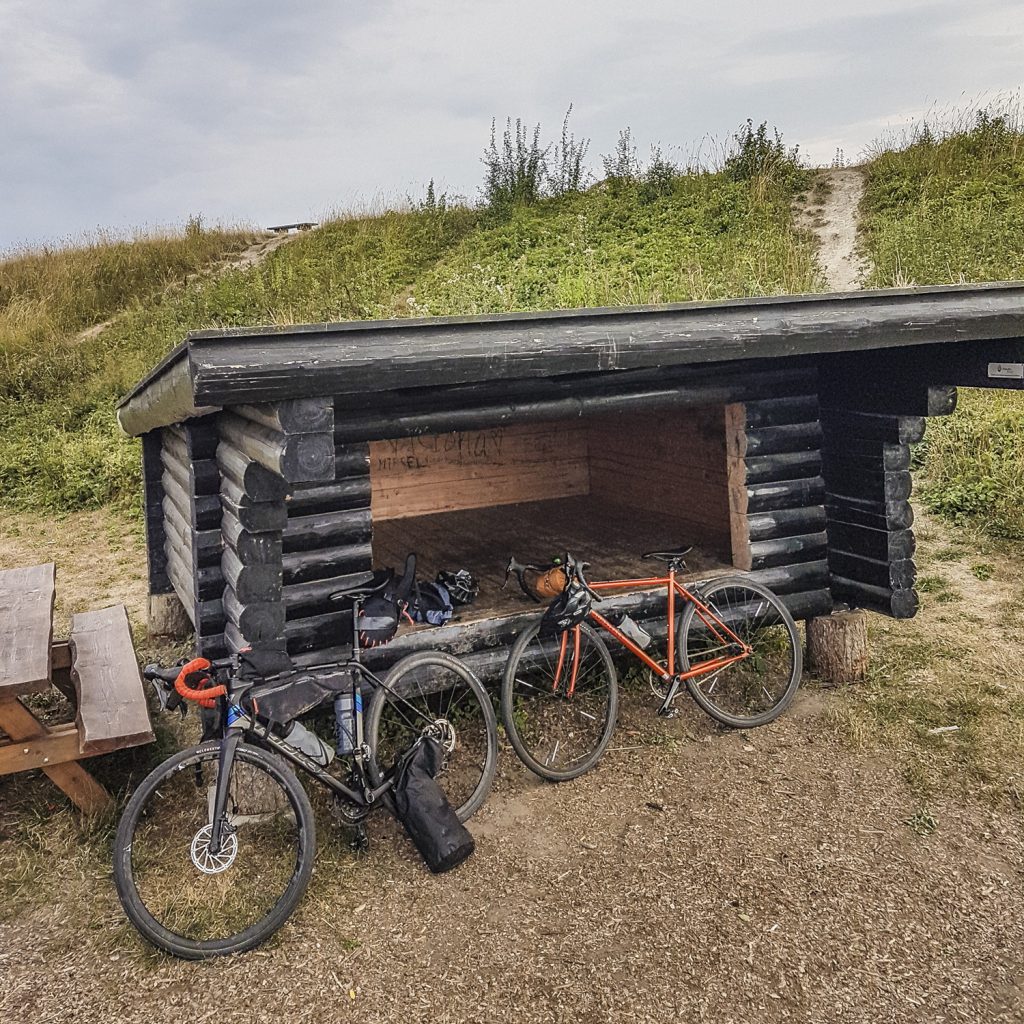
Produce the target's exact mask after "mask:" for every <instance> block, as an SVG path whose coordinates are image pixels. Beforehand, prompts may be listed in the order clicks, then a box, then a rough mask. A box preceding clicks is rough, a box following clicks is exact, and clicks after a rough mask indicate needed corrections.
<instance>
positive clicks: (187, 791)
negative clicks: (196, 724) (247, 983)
mask: <svg viewBox="0 0 1024 1024" xmlns="http://www.w3.org/2000/svg"><path fill="white" fill-rule="evenodd" d="M219 766H220V742H219V741H215V742H210V743H203V744H200V745H199V746H198V747H192V748H191V749H189V750H183V751H181V752H180V753H177V754H175V755H174V756H173V757H170V758H168V759H167V760H166V761H164V763H163V764H161V765H159V766H158V767H157V768H155V769H154V770H153V771H152V772H150V774H149V775H148V776H146V778H145V779H144V780H143V781H142V784H141V785H140V786H139V788H138V789H137V790H136V791H135V793H134V794H133V795H132V798H131V799H130V800H129V801H128V806H127V807H126V808H125V810H124V814H123V815H122V816H121V821H120V823H119V824H118V826H117V834H116V837H115V839H114V885H115V886H116V887H117V895H118V897H119V898H120V900H121V905H122V906H123V907H124V910H125V913H126V914H127V915H128V918H129V920H131V922H132V924H134V925H135V927H136V928H138V930H139V931H140V932H141V933H142V934H143V935H144V936H145V937H146V938H147V939H149V941H150V942H152V943H153V944H154V945H155V946H159V947H160V949H163V950H165V951H166V952H168V953H173V954H174V955H175V956H180V957H183V958H185V959H187V960H202V959H205V958H206V957H213V956H224V955H227V954H229V953H241V952H243V951H244V950H247V949H252V948H253V947H254V946H257V945H259V944H260V943H261V942H263V941H264V940H266V939H267V938H268V937H269V936H270V935H272V934H273V933H274V932H275V931H277V929H278V928H280V927H281V925H282V924H284V922H285V921H286V920H287V918H288V915H289V914H291V912H292V911H293V910H294V909H295V906H296V904H298V902H299V900H300V899H301V898H302V894H303V893H304V892H305V890H306V886H307V885H308V884H309V878H310V875H311V874H312V871H313V859H314V856H315V852H316V826H315V824H314V818H313V810H312V808H311V807H310V804H309V798H308V797H307V796H306V792H305V790H304V789H303V788H302V785H301V784H300V783H299V780H298V779H297V778H296V777H295V774H294V773H293V772H292V771H291V770H290V769H289V768H287V767H286V766H285V765H284V764H283V763H282V762H281V761H280V760H279V759H278V758H277V757H275V756H274V755H273V754H270V753H268V752H266V751H264V750H261V749H259V748H258V747H253V746H249V745H248V744H244V743H243V744H240V745H239V746H238V748H237V750H236V752H235V758H234V761H233V764H232V769H231V781H230V789H229V793H228V808H227V827H226V829H225V831H224V834H223V836H222V842H221V847H220V849H219V851H218V852H217V853H212V852H211V850H210V848H209V847H210V831H211V816H212V812H213V790H214V784H215V782H216V780H217V770H218V768H219Z"/></svg>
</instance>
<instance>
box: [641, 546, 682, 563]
mask: <svg viewBox="0 0 1024 1024" xmlns="http://www.w3.org/2000/svg"><path fill="white" fill-rule="evenodd" d="M692 550H693V545H692V544H691V545H690V546H689V547H688V548H680V549H679V550H678V551H645V552H644V553H643V554H642V555H641V556H640V557H641V558H656V559H657V560H658V561H659V562H674V561H675V560H676V559H677V558H682V557H683V555H688V554H689V553H690V552H691V551H692Z"/></svg>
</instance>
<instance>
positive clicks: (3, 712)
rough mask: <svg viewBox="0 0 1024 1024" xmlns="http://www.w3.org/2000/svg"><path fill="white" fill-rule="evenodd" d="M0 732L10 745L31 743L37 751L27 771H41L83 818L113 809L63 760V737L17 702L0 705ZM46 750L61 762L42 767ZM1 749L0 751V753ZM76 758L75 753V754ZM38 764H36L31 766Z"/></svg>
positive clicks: (88, 778) (78, 769)
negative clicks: (40, 769) (38, 748)
mask: <svg viewBox="0 0 1024 1024" xmlns="http://www.w3.org/2000/svg"><path fill="white" fill-rule="evenodd" d="M0 729H3V731H4V732H5V733H7V735H8V736H9V737H10V739H11V742H12V744H16V743H24V742H26V741H28V740H32V741H34V743H33V747H37V746H38V747H40V748H42V749H41V752H40V753H41V754H42V756H41V757H36V758H35V759H34V763H32V764H31V767H39V768H42V769H43V771H44V772H46V774H47V775H48V776H49V778H50V780H51V781H52V782H53V783H54V784H55V785H57V786H58V787H59V788H60V789H61V790H63V792H64V793H65V794H66V795H67V797H68V799H69V800H70V801H71V802H72V803H73V804H74V805H75V806H76V807H77V808H78V809H79V810H81V811H83V812H85V813H86V814H96V813H98V812H100V811H104V810H106V809H107V808H109V807H112V806H113V803H114V801H113V799H112V797H111V796H110V794H109V793H108V792H107V791H106V790H105V789H104V788H103V787H102V786H101V785H100V784H99V783H98V782H97V781H96V780H95V779H94V778H93V777H92V776H91V775H90V774H89V773H88V772H87V771H86V770H85V769H84V768H83V767H82V766H81V765H80V764H79V763H78V762H77V760H67V759H66V758H67V757H68V753H69V751H68V749H67V744H66V743H64V742H62V740H63V739H64V737H63V736H61V735H58V734H55V733H53V732H52V731H51V730H50V729H48V728H47V727H46V725H44V724H43V723H42V722H40V721H39V719H38V718H36V716H35V715H34V714H32V712H31V711H29V709H28V708H27V707H25V705H24V704H22V703H21V701H20V700H17V699H14V700H5V701H0ZM47 747H52V749H53V756H54V757H55V758H58V757H59V758H64V759H65V760H63V761H61V762H59V763H56V764H47V763H45V761H46V760H48V758H47V757H46V756H45V750H46V749H47ZM3 749H4V748H2V747H0V750H3ZM75 756H76V757H77V751H75ZM35 762H38V763H35Z"/></svg>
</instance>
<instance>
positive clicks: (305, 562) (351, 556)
mask: <svg viewBox="0 0 1024 1024" xmlns="http://www.w3.org/2000/svg"><path fill="white" fill-rule="evenodd" d="M372 562H373V556H372V550H371V547H370V541H369V538H367V540H365V541H362V542H361V543H357V544H342V545H339V546H338V547H331V548H317V549H314V550H311V551H292V552H290V553H288V554H286V555H284V556H283V557H282V559H281V565H282V568H283V570H284V582H285V583H286V584H294V583H308V582H310V581H312V580H318V579H325V578H329V577H331V576H341V575H345V574H348V573H353V572H363V571H365V570H367V569H369V568H371V566H372Z"/></svg>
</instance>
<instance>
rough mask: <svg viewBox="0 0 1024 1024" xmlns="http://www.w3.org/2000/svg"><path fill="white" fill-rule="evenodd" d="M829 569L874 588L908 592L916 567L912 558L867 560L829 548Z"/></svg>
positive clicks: (912, 582)
mask: <svg viewBox="0 0 1024 1024" xmlns="http://www.w3.org/2000/svg"><path fill="white" fill-rule="evenodd" d="M828 565H829V569H830V570H831V571H832V573H833V574H834V575H836V576H842V577H844V578H845V579H850V580H856V581H857V582H858V583H868V584H870V585H871V586H874V587H886V588H888V589H890V590H909V589H910V588H911V587H913V585H914V581H915V580H916V579H917V566H916V565H915V564H914V560H913V559H912V558H898V559H893V560H891V561H889V560H883V559H878V558H868V557H867V556H866V555H860V554H856V553H854V552H852V551H841V550H839V549H838V548H836V547H834V546H830V547H829V552H828Z"/></svg>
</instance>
